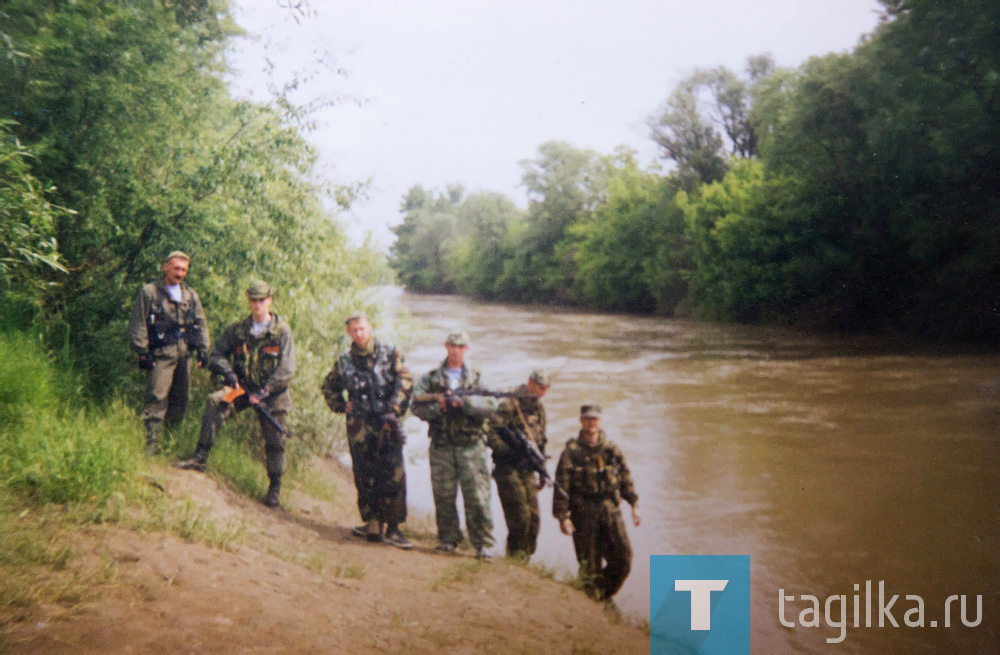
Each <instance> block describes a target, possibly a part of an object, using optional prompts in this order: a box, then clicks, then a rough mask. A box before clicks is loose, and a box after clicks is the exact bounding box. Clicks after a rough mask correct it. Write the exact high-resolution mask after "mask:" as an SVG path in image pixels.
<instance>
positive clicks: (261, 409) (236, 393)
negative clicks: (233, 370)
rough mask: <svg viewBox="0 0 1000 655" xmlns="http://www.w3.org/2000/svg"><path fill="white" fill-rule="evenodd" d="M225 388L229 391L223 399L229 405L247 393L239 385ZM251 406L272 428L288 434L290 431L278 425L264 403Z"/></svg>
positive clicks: (251, 404)
mask: <svg viewBox="0 0 1000 655" xmlns="http://www.w3.org/2000/svg"><path fill="white" fill-rule="evenodd" d="M225 388H226V389H228V391H226V393H225V395H224V396H222V399H223V400H224V401H226V402H227V403H231V402H233V401H234V400H236V399H237V398H239V397H240V396H242V395H244V394H245V393H246V392H247V390H246V389H244V388H243V387H241V386H240V385H239V383H237V384H235V385H234V386H231V387H229V386H227V387H225ZM250 406H251V407H253V408H254V411H256V412H257V414H258V415H259V416H260V417H261V418H262V419H264V420H265V421H267V422H268V423H269V424H270V425H271V427H272V428H274V429H275V430H277V431H278V432H279V433H281V434H283V435H287V434H288V430H286V429H285V428H283V427H282V426H281V424H280V423H278V421H277V419H275V418H274V415H273V414H271V411H270V410H269V409H268V408H267V407H265V406H264V403H250Z"/></svg>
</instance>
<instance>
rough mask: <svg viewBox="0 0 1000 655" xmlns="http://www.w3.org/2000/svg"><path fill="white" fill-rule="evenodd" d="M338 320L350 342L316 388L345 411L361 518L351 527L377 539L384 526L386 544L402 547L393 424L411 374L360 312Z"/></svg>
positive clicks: (399, 458)
mask: <svg viewBox="0 0 1000 655" xmlns="http://www.w3.org/2000/svg"><path fill="white" fill-rule="evenodd" d="M344 325H345V326H346V330H347V334H348V336H350V337H351V346H350V349H349V350H348V351H347V352H345V353H344V354H343V355H341V356H340V357H338V358H337V361H336V362H334V365H333V370H332V371H330V373H329V375H327V376H326V379H325V380H324V381H323V386H322V391H323V398H324V399H325V400H326V404H327V405H328V406H329V407H330V409H331V410H332V411H334V412H336V413H338V414H346V415H347V418H346V423H347V445H348V448H349V449H350V451H351V465H352V468H353V470H354V485H355V487H356V488H357V490H358V511H359V512H360V513H361V520H362V521H363V524H362V525H360V526H358V527H356V528H354V530H352V533H353V534H354V535H355V536H358V537H364V538H367V539H368V540H369V541H381V540H382V538H383V530H384V537H385V539H386V540H387V541H388V542H389V543H390V544H392V545H394V546H397V547H399V548H404V549H407V548H410V542H409V541H408V540H407V539H406V537H405V536H403V533H402V531H401V530H400V529H399V526H400V524H402V523H403V522H405V521H406V468H405V466H404V463H403V434H402V432H401V431H400V430H399V429H398V428H399V419H401V418H402V416H403V415H404V414H405V413H406V409H407V407H408V406H409V404H410V397H411V395H412V394H413V376H412V375H411V374H410V369H409V368H408V367H407V366H406V360H405V358H404V357H403V354H402V353H401V352H400V351H399V350H398V349H396V347H395V346H393V345H392V344H389V343H384V342H381V341H378V340H376V339H375V338H374V337H373V336H372V334H371V329H372V326H371V322H370V321H369V320H368V317H367V316H366V315H365V314H363V313H356V314H353V315H352V316H350V317H349V318H348V319H347V321H345V323H344Z"/></svg>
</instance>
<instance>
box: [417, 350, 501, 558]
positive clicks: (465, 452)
mask: <svg viewBox="0 0 1000 655" xmlns="http://www.w3.org/2000/svg"><path fill="white" fill-rule="evenodd" d="M444 345H445V349H446V350H447V352H448V355H447V357H446V358H445V360H444V361H443V362H441V365H440V366H439V367H437V368H435V369H434V370H432V371H431V372H429V373H427V374H426V375H424V376H423V377H422V378H421V379H420V381H419V382H418V383H417V387H416V390H415V394H414V398H413V413H414V414H416V415H417V416H418V417H420V418H421V419H423V420H425V421H427V423H428V424H429V428H428V434H429V435H430V439H431V445H430V466H431V488H432V490H433V493H434V515H435V519H436V521H437V533H438V534H437V536H438V545H437V547H436V550H438V551H439V552H445V553H450V552H454V551H455V548H456V547H457V546H458V544H459V543H461V541H462V530H461V528H460V527H459V522H458V509H457V506H456V500H457V496H458V488H459V486H461V488H462V501H463V502H464V504H465V524H466V528H467V529H468V531H469V541H470V542H471V543H472V547H473V548H475V549H476V558H477V559H479V560H483V561H489V560H491V559H492V557H493V553H492V548H493V544H494V539H493V519H492V517H491V516H490V473H489V462H488V461H487V459H486V438H487V430H488V427H489V418H490V417H491V416H493V415H494V413H495V412H496V410H497V406H498V404H499V402H498V401H497V400H496V399H495V398H491V397H488V396H477V395H469V396H456V395H454V394H453V393H451V392H453V391H457V390H463V389H464V390H475V389H479V388H481V387H482V386H483V384H482V376H481V374H480V372H479V371H478V370H477V369H475V368H472V367H471V366H470V365H469V364H468V363H467V362H466V361H465V356H466V353H467V352H468V350H469V337H468V335H467V334H465V333H464V332H453V333H451V334H449V335H448V337H447V338H446V339H445V344H444Z"/></svg>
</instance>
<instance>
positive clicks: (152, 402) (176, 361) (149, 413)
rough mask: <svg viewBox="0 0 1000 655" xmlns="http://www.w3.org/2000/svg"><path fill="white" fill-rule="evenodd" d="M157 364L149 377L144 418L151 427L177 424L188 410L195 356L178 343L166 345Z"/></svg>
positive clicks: (157, 356) (144, 421)
mask: <svg viewBox="0 0 1000 655" xmlns="http://www.w3.org/2000/svg"><path fill="white" fill-rule="evenodd" d="M155 362H156V366H154V367H153V370H151V371H149V377H148V378H147V380H146V399H145V402H144V403H143V407H142V421H143V423H145V424H146V426H147V427H150V426H152V427H153V428H154V429H157V428H159V426H160V424H161V423H163V422H164V421H166V422H167V424H168V425H173V424H177V423H179V422H180V421H181V419H183V418H184V414H185V413H186V412H187V405H188V396H189V390H190V386H191V358H190V357H188V354H187V351H186V350H185V351H183V352H180V350H179V348H178V346H176V345H172V346H166V347H164V348H161V349H159V350H158V351H157V353H156V357H155Z"/></svg>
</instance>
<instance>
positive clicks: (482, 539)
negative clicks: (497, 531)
mask: <svg viewBox="0 0 1000 655" xmlns="http://www.w3.org/2000/svg"><path fill="white" fill-rule="evenodd" d="M430 464H431V489H432V490H433V492H434V518H435V519H436V521H437V533H438V541H439V542H440V543H443V544H458V543H461V541H462V530H461V528H460V527H459V523H458V507H457V504H456V500H457V498H456V497H457V495H458V488H459V487H460V486H461V488H462V502H463V504H464V507H465V527H466V529H468V531H469V541H470V542H471V543H472V546H473V548H491V547H492V546H493V544H494V540H493V518H492V517H491V516H490V471H489V463H488V462H487V459H486V445H485V444H484V443H482V442H476V443H474V444H471V445H468V446H453V445H435V444H434V443H433V442H432V443H431V447H430Z"/></svg>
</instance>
